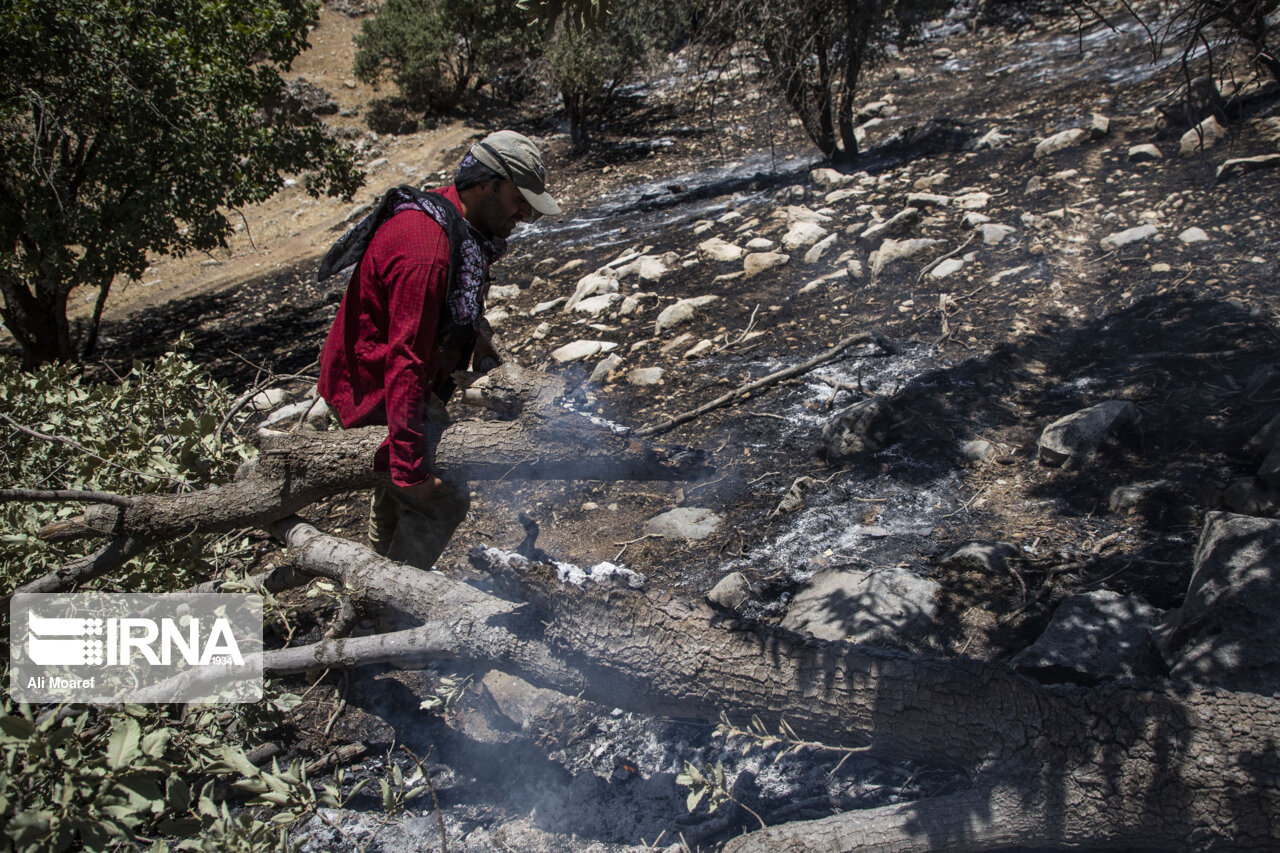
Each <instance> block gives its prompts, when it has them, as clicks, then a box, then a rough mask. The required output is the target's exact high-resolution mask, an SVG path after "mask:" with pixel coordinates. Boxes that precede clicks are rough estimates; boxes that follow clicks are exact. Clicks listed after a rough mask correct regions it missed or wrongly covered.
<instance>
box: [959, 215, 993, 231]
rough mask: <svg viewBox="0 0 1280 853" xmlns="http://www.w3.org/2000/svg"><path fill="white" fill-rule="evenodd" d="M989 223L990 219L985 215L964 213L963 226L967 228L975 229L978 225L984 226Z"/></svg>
mask: <svg viewBox="0 0 1280 853" xmlns="http://www.w3.org/2000/svg"><path fill="white" fill-rule="evenodd" d="M990 221H991V217H990V216H987V215H986V214H985V213H977V212H974V213H966V214H965V215H964V224H965V226H966V227H968V228H977V227H978V226H979V225H986V224H987V223H988V222H990Z"/></svg>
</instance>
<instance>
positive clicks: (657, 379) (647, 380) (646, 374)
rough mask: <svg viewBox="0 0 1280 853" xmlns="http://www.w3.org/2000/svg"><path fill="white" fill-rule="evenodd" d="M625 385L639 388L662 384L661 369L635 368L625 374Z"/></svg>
mask: <svg viewBox="0 0 1280 853" xmlns="http://www.w3.org/2000/svg"><path fill="white" fill-rule="evenodd" d="M627 384H628V385H636V386H639V387H641V388H644V387H648V386H650V385H661V384H662V368H661V367H637V368H635V369H634V370H632V371H631V372H629V373H628V374H627Z"/></svg>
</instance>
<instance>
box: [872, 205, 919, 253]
mask: <svg viewBox="0 0 1280 853" xmlns="http://www.w3.org/2000/svg"><path fill="white" fill-rule="evenodd" d="M923 216H924V214H922V213H921V212H920V208H918V207H908V208H904V209H903V210H902V211H901V212H900V213H898V214H896V215H895V216H893V217H892V218H891V219H888V220H886V221H884V222H878V223H876V224H875V225H871V226H868V227H867V229H866V230H865V231H863V232H862V234H861V235H859V239H861V240H863V241H865V242H866V243H868V244H870V245H875V243H877V242H879V241H881V240H885V239H887V238H897V237H903V236H905V235H907V234H909V233H910V232H911V230H912V229H913V228H915V227H916V225H918V224H919V223H920V220H921V218H923Z"/></svg>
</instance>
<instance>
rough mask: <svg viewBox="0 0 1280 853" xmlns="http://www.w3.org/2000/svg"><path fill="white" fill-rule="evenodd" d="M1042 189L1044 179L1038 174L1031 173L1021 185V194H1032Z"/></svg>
mask: <svg viewBox="0 0 1280 853" xmlns="http://www.w3.org/2000/svg"><path fill="white" fill-rule="evenodd" d="M1042 189H1044V180H1043V179H1042V178H1041V177H1040V176H1039V175H1032V176H1031V177H1030V178H1027V183H1026V184H1025V185H1024V186H1023V187H1022V194H1023V195H1034V194H1035V193H1038V192H1040V191H1041V190H1042Z"/></svg>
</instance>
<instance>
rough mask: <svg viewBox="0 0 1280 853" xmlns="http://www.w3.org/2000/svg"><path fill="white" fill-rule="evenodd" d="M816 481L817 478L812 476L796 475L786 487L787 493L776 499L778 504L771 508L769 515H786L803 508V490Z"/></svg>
mask: <svg viewBox="0 0 1280 853" xmlns="http://www.w3.org/2000/svg"><path fill="white" fill-rule="evenodd" d="M816 482H817V480H815V479H813V478H812V477H796V478H795V480H793V481H792V483H791V488H789V489H787V493H786V494H785V495H783V496H782V500H780V501H778V505H777V506H776V507H774V508H773V512H771V513H770V514H769V516H770V517H771V518H772V517H773V516H776V515H786V514H788V513H792V512H795V511H796V510H799V509H802V508H804V490H805V489H807V488H809V487H810V486H812V485H813V484H814V483H816Z"/></svg>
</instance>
